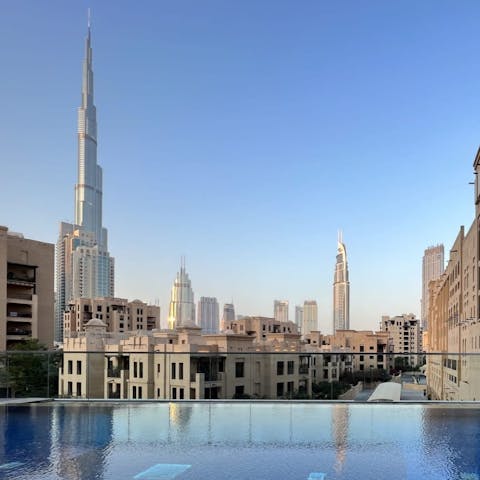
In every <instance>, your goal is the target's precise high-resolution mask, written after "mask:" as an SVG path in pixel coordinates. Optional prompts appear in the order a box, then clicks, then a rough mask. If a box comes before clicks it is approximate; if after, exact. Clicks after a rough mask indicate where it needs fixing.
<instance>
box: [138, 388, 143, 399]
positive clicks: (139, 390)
mask: <svg viewBox="0 0 480 480" xmlns="http://www.w3.org/2000/svg"><path fill="white" fill-rule="evenodd" d="M138 398H139V399H140V400H141V398H142V387H138Z"/></svg>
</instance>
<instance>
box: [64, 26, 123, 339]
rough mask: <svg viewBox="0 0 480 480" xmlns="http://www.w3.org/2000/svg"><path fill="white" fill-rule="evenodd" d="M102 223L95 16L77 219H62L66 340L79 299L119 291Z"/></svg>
mask: <svg viewBox="0 0 480 480" xmlns="http://www.w3.org/2000/svg"><path fill="white" fill-rule="evenodd" d="M107 240H108V237H107V230H106V229H105V228H103V226H102V168H101V167H100V166H99V165H98V164H97V112H96V108H95V105H94V103H93V69H92V47H91V32H90V21H89V23H88V30H87V38H86V40H85V59H84V61H83V75H82V97H81V105H80V107H79V108H78V176H77V184H76V185H75V223H74V224H70V223H65V222H61V223H60V232H59V237H58V241H57V249H56V269H57V272H56V277H57V293H56V314H55V317H56V318H55V324H56V325H55V327H56V328H55V340H56V341H58V342H61V341H63V312H64V310H65V305H66V304H67V303H68V302H70V301H71V300H73V299H74V298H80V297H84V298H94V297H107V296H109V297H113V296H114V259H113V258H112V257H110V254H109V252H108V242H107Z"/></svg>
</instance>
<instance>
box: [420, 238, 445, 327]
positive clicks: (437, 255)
mask: <svg viewBox="0 0 480 480" xmlns="http://www.w3.org/2000/svg"><path fill="white" fill-rule="evenodd" d="M443 270H444V249H443V245H442V244H440V245H436V246H435V247H428V248H427V249H426V250H425V253H424V255H423V262H422V315H421V322H422V329H423V330H428V310H429V308H428V304H429V290H428V284H429V283H430V282H431V281H432V280H436V279H437V278H440V275H442V273H443Z"/></svg>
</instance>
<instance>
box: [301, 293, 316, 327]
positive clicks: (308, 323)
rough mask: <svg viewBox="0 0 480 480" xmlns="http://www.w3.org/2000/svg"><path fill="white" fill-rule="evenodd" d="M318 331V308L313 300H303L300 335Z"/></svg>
mask: <svg viewBox="0 0 480 480" xmlns="http://www.w3.org/2000/svg"><path fill="white" fill-rule="evenodd" d="M314 331H318V306H317V302H316V301H315V300H305V302H304V304H303V324H302V335H307V334H308V333H310V332H314Z"/></svg>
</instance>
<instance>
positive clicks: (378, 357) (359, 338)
mask: <svg viewBox="0 0 480 480" xmlns="http://www.w3.org/2000/svg"><path fill="white" fill-rule="evenodd" d="M325 343H326V344H327V345H330V348H331V349H332V350H333V351H336V352H339V351H340V352H341V351H344V352H349V353H352V354H354V355H352V356H351V363H352V365H351V369H352V371H353V372H363V371H366V372H369V371H370V370H386V371H387V372H388V371H389V370H390V368H391V367H392V366H393V365H392V355H391V353H392V352H393V348H392V343H391V341H390V337H389V335H388V333H386V332H372V331H369V330H359V331H357V330H337V331H336V332H335V335H326V337H325Z"/></svg>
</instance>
